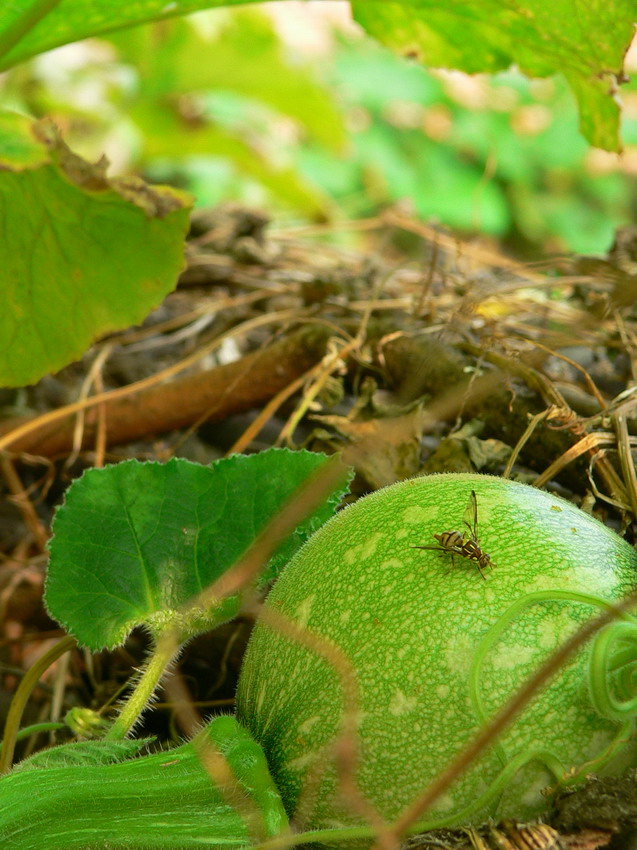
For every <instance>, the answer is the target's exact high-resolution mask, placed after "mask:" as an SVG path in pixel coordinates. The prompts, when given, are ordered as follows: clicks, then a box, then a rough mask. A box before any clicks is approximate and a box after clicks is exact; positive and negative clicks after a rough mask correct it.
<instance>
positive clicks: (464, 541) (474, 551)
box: [413, 490, 494, 579]
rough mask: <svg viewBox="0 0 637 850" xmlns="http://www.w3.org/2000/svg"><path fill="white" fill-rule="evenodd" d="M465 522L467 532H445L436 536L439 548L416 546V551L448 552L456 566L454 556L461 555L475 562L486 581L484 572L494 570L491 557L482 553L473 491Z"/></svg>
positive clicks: (465, 513)
mask: <svg viewBox="0 0 637 850" xmlns="http://www.w3.org/2000/svg"><path fill="white" fill-rule="evenodd" d="M463 522H464V524H465V526H466V530H465V531H443V532H442V534H434V537H435V539H436V540H437V541H438V543H439V545H438V546H414V547H413V548H414V549H429V550H431V551H432V552H448V553H449V554H450V555H451V564H452V566H455V561H454V555H460V556H461V557H462V558H466V559H467V560H468V561H473V562H474V563H475V565H476V567H477V568H478V569H479V570H480V575H481V576H482V578H484V579H486V576H485V574H484V571H485V570H486V569H489V567H491V569H493V566H494V565H493V562H492V561H491V556H490V555H487V553H486V552H483V551H482V548H481V547H480V543H479V542H478V500H477V499H476V491H475V490H472V491H471V495H470V496H469V502H468V504H467V507H466V510H465V512H464V519H463Z"/></svg>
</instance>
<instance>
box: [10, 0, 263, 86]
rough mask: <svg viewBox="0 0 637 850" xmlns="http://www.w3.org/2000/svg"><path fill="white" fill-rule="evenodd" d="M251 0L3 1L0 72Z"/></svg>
mask: <svg viewBox="0 0 637 850" xmlns="http://www.w3.org/2000/svg"><path fill="white" fill-rule="evenodd" d="M248 2H251V0H171V2H166V0H137V2H135V3H131V2H130V0H20V2H15V3H2V4H1V6H0V71H3V70H5V69H6V68H10V67H11V66H12V65H15V64H17V63H18V62H23V61H24V60H25V59H28V58H29V57H30V56H35V55H37V54H38V53H44V51H45V50H51V49H52V48H53V47H59V46H60V45H61V44H68V43H69V42H71V41H79V40H80V39H82V38H88V37H89V36H94V35H100V34H102V33H106V32H111V31H112V30H116V29H123V28H125V27H132V26H135V24H143V23H147V22H149V21H161V20H165V19H166V18H174V17H176V16H178V15H187V14H189V13H190V12H197V11H199V10H200V9H211V8H215V7H217V6H240V5H242V4H244V3H248Z"/></svg>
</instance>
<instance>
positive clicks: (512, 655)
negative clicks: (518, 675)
mask: <svg viewBox="0 0 637 850" xmlns="http://www.w3.org/2000/svg"><path fill="white" fill-rule="evenodd" d="M534 657H535V658H537V651H536V650H535V648H534V647H533V646H529V645H528V644H527V645H526V646H525V645H524V644H522V643H507V644H501V645H499V646H497V647H496V649H495V650H494V651H493V652H492V653H491V654H490V655H489V664H492V665H493V666H494V667H496V668H497V669H498V670H502V671H504V670H515V668H516V667H519V666H520V664H529V663H531V662H532V661H533V658H534Z"/></svg>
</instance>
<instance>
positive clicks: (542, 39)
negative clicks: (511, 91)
mask: <svg viewBox="0 0 637 850" xmlns="http://www.w3.org/2000/svg"><path fill="white" fill-rule="evenodd" d="M352 9H353V12H354V17H355V19H356V20H357V21H358V22H359V23H360V24H361V25H362V26H363V27H364V28H365V29H366V30H367V32H369V33H370V34H371V35H373V36H374V37H375V38H377V39H378V40H379V41H381V42H383V43H384V44H387V45H389V46H390V47H392V48H393V49H395V50H398V51H401V52H403V53H405V54H410V55H416V56H418V57H419V58H420V57H422V59H423V61H424V62H426V63H427V65H429V66H431V67H445V68H457V69H459V70H463V71H467V72H469V73H476V72H479V71H487V72H490V73H493V72H494V71H498V70H502V69H504V68H507V67H509V66H510V65H512V64H517V65H518V67H519V68H520V69H521V70H522V71H523V72H524V73H525V74H528V75H529V76H547V75H550V74H555V73H563V74H564V75H565V77H566V79H567V80H568V82H569V84H570V86H571V88H572V89H573V91H574V93H575V96H576V98H577V101H578V104H579V109H580V127H581V131H582V133H583V134H584V135H585V136H586V138H587V139H588V141H589V142H590V143H591V144H593V145H596V146H597V147H602V148H605V149H607V150H612V151H616V150H618V149H619V148H620V142H619V106H618V104H617V102H616V100H615V99H614V97H613V92H612V90H613V88H614V86H615V85H616V84H617V82H618V81H620V80H622V79H623V59H624V54H625V52H626V50H627V49H628V46H629V45H630V43H631V41H632V37H633V34H634V20H635V4H634V3H633V2H632V0H557V2H556V0H527V2H526V3H525V4H524V6H516V5H509V4H503V3H501V2H500V0H448V2H446V3H444V4H440V3H439V2H438V0H400V2H398V0H352Z"/></svg>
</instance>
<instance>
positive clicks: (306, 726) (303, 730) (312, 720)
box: [299, 714, 321, 735]
mask: <svg viewBox="0 0 637 850" xmlns="http://www.w3.org/2000/svg"><path fill="white" fill-rule="evenodd" d="M320 719H321V717H320V715H319V714H315V715H313V716H312V717H308V719H307V720H304V721H303V723H301V725H300V726H299V734H301V735H307V733H308V732H310V731H311V730H312V729H313V728H314V726H316V724H317V723H318V722H319V721H320Z"/></svg>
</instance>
